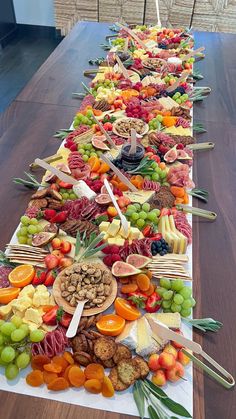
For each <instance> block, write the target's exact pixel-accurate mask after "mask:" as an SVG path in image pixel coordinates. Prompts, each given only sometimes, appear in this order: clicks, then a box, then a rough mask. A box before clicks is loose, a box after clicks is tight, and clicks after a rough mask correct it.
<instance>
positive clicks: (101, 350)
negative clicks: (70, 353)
mask: <svg viewBox="0 0 236 419" xmlns="http://www.w3.org/2000/svg"><path fill="white" fill-rule="evenodd" d="M93 350H94V353H95V355H96V356H97V357H98V358H100V359H101V360H102V361H106V360H107V359H111V358H112V357H113V356H114V355H115V352H116V343H115V342H114V340H112V339H108V338H99V339H97V340H96V341H95V343H94V348H93Z"/></svg>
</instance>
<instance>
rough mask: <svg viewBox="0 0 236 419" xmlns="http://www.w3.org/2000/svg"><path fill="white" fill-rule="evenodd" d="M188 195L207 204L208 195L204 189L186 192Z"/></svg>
mask: <svg viewBox="0 0 236 419" xmlns="http://www.w3.org/2000/svg"><path fill="white" fill-rule="evenodd" d="M188 195H191V196H194V198H198V199H200V200H201V201H204V202H206V203H207V202H208V197H209V193H208V192H207V191H206V189H199V188H193V189H192V190H191V191H188Z"/></svg>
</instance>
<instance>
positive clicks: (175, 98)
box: [172, 92, 188, 105]
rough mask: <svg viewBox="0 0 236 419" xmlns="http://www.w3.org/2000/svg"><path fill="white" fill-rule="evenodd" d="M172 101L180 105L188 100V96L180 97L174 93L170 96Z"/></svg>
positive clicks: (178, 93)
mask: <svg viewBox="0 0 236 419" xmlns="http://www.w3.org/2000/svg"><path fill="white" fill-rule="evenodd" d="M172 99H173V100H175V102H176V103H178V104H179V105H181V103H184V102H186V100H188V95H187V93H184V94H183V95H181V93H180V92H176V93H175V94H174V96H172Z"/></svg>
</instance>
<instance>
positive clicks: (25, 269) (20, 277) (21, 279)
mask: <svg viewBox="0 0 236 419" xmlns="http://www.w3.org/2000/svg"><path fill="white" fill-rule="evenodd" d="M34 274H35V270H34V267H33V266H32V265H20V266H17V267H16V268H15V269H13V271H11V272H10V274H9V281H10V283H11V285H13V287H18V288H23V287H25V286H26V285H29V284H30V283H31V281H32V279H33V277H34Z"/></svg>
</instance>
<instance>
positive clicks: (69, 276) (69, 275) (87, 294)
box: [53, 261, 117, 316]
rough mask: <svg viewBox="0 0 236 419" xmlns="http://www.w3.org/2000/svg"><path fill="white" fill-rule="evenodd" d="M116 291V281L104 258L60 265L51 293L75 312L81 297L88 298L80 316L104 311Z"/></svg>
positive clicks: (61, 304)
mask: <svg viewBox="0 0 236 419" xmlns="http://www.w3.org/2000/svg"><path fill="white" fill-rule="evenodd" d="M116 295H117V282H116V280H115V278H113V276H112V274H111V271H110V270H109V269H108V268H107V267H106V266H105V265H104V263H103V262H100V261H99V262H92V263H91V262H88V261H85V262H80V263H73V265H71V266H69V267H68V268H65V269H63V271H61V272H60V273H59V275H58V276H57V277H56V279H55V281H54V284H53V296H54V298H55V300H56V302H57V304H58V305H60V306H61V307H63V309H64V310H65V311H66V312H67V313H70V314H74V311H75V308H76V306H77V304H78V303H79V302H80V301H84V300H87V302H86V303H85V306H84V307H85V308H84V310H83V313H82V316H93V315H95V314H98V313H101V312H103V311H105V310H106V309H107V308H108V307H110V305H111V304H112V303H113V301H114V300H115V298H116Z"/></svg>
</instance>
